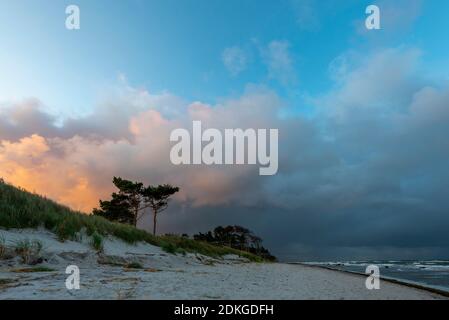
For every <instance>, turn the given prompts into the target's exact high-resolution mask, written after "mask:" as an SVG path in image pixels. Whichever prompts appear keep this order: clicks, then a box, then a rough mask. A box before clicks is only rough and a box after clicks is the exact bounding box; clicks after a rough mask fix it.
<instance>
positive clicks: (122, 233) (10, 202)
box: [0, 179, 263, 262]
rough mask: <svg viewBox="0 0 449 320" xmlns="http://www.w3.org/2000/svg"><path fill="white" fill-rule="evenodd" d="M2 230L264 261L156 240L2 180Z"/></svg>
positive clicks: (188, 242) (183, 241)
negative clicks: (28, 230)
mask: <svg viewBox="0 0 449 320" xmlns="http://www.w3.org/2000/svg"><path fill="white" fill-rule="evenodd" d="M0 227H3V228H5V229H14V228H16V229H23V228H39V227H44V228H46V229H48V230H50V231H52V232H54V233H56V234H57V235H58V237H59V239H60V240H61V241H65V240H76V239H77V238H78V237H79V233H80V232H81V231H82V230H85V231H86V233H87V235H89V236H92V235H93V234H94V233H97V234H98V235H100V236H102V237H106V236H108V235H111V236H115V237H117V238H119V239H122V240H123V241H125V242H127V243H131V244H133V243H136V242H138V241H145V242H147V243H149V244H152V245H156V246H159V247H163V248H166V250H170V251H172V247H174V248H176V250H175V253H176V252H180V253H181V252H193V253H200V254H204V255H207V256H211V257H220V256H223V255H227V254H236V255H240V256H242V257H245V258H248V259H249V260H251V261H259V262H260V261H263V259H262V258H260V257H257V256H255V255H253V254H251V253H248V252H242V251H239V250H236V249H232V248H228V247H224V246H215V245H212V244H208V243H206V242H203V241H195V240H192V239H188V238H185V237H180V236H160V237H158V236H154V235H152V234H150V233H148V232H146V231H143V230H139V229H136V228H135V227H133V226H130V225H126V224H121V223H117V222H111V221H108V220H107V219H105V218H103V217H99V216H92V215H86V214H83V213H81V212H75V211H73V210H71V209H69V208H68V207H65V206H62V205H59V204H57V203H56V202H54V201H51V200H49V199H47V198H45V197H42V196H39V195H36V194H32V193H29V192H27V191H25V190H22V189H18V188H16V187H13V186H11V185H8V184H6V183H4V182H3V181H1V179H0Z"/></svg>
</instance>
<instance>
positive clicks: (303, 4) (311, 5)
mask: <svg viewBox="0 0 449 320" xmlns="http://www.w3.org/2000/svg"><path fill="white" fill-rule="evenodd" d="M291 4H292V8H293V11H294V14H295V18H296V22H297V24H298V26H299V27H300V28H301V30H305V31H317V30H319V29H320V28H321V22H320V17H319V12H320V11H319V8H318V6H317V2H316V1H315V0H292V1H291Z"/></svg>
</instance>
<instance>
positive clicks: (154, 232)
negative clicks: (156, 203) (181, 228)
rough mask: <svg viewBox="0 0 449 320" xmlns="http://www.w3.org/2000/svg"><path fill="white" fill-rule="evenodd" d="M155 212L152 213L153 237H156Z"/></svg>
mask: <svg viewBox="0 0 449 320" xmlns="http://www.w3.org/2000/svg"><path fill="white" fill-rule="evenodd" d="M156 224H157V211H154V212H153V235H156Z"/></svg>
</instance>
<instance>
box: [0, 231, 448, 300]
mask: <svg viewBox="0 0 449 320" xmlns="http://www.w3.org/2000/svg"><path fill="white" fill-rule="evenodd" d="M0 234H1V235H2V236H3V238H4V239H5V242H6V244H7V245H9V246H13V245H14V243H17V242H18V241H20V240H23V239H28V240H39V241H40V242H41V243H42V244H43V250H42V257H43V258H44V261H43V263H42V264H39V266H45V267H47V268H49V269H51V270H52V271H47V272H24V271H26V270H27V269H26V268H29V266H25V265H23V264H21V262H20V261H19V258H18V257H15V258H12V259H7V260H0V299H2V300H3V299H150V300H152V299H370V300H371V299H374V300H377V299H412V300H414V299H420V300H421V299H444V297H443V296H440V295H438V294H436V293H432V292H429V291H426V290H419V289H416V288H411V287H407V286H403V285H399V284H394V283H389V282H386V281H382V282H381V288H380V290H368V289H366V288H365V277H363V276H360V275H355V274H348V273H344V272H338V271H331V270H326V269H322V268H315V267H309V266H302V265H290V264H283V263H249V262H248V261H247V260H245V259H243V258H240V257H237V256H233V255H229V256H225V257H223V258H222V259H215V258H210V257H206V256H203V255H199V254H192V253H188V254H185V255H182V254H177V255H174V254H169V253H166V252H164V251H163V250H162V249H161V248H159V247H156V246H152V245H149V244H146V243H139V244H137V245H128V244H126V243H124V242H122V241H120V240H117V239H113V238H109V239H107V240H106V241H105V243H104V250H103V252H102V253H98V252H96V251H95V250H93V249H92V247H91V246H90V245H89V242H88V239H87V237H82V238H81V239H80V241H79V242H75V241H66V242H64V243H62V242H59V241H58V240H57V238H56V237H55V235H54V234H52V233H50V232H48V231H45V230H17V231H16V230H10V231H6V230H0ZM132 262H134V263H138V264H140V265H141V268H139V269H133V268H129V263H132ZM69 265H76V266H78V267H79V269H80V289H79V290H68V289H67V288H66V286H65V281H66V279H67V277H68V275H67V274H66V273H65V271H66V267H67V266H69ZM24 268H25V270H24Z"/></svg>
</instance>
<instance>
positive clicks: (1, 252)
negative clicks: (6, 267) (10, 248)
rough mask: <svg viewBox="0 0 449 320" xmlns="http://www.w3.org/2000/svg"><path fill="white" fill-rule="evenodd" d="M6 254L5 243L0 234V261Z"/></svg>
mask: <svg viewBox="0 0 449 320" xmlns="http://www.w3.org/2000/svg"><path fill="white" fill-rule="evenodd" d="M5 253H6V241H5V238H4V237H3V235H2V234H0V259H3V257H4V256H5Z"/></svg>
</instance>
